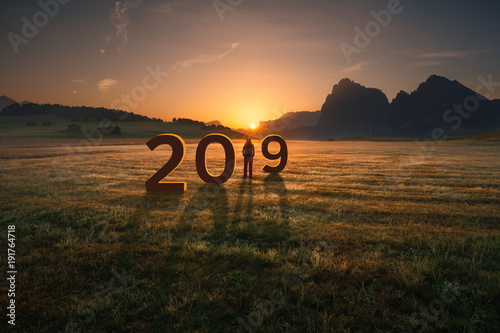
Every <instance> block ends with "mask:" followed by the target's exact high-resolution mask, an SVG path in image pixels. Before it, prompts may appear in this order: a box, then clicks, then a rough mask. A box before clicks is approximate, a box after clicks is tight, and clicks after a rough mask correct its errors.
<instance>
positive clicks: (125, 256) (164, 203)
mask: <svg viewBox="0 0 500 333" xmlns="http://www.w3.org/2000/svg"><path fill="white" fill-rule="evenodd" d="M183 195H184V194H183V193H146V194H144V195H143V196H142V197H141V198H140V199H139V200H138V203H137V206H136V208H135V211H134V213H133V214H132V215H131V216H130V217H129V219H128V221H127V223H126V224H125V228H124V229H125V230H124V233H123V235H122V236H121V237H120V241H121V247H120V250H119V251H118V261H119V262H120V264H121V267H125V268H127V269H128V268H130V267H133V266H134V262H135V261H136V260H137V253H136V248H137V247H138V246H140V245H141V244H142V242H143V237H144V235H142V234H141V232H140V229H141V226H142V225H143V224H144V223H145V222H146V221H148V220H150V219H151V217H152V214H151V212H152V211H154V210H166V211H176V210H177V209H178V207H179V202H180V200H181V198H182V196H183Z"/></svg>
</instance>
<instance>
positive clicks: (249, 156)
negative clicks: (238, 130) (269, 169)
mask: <svg viewBox="0 0 500 333" xmlns="http://www.w3.org/2000/svg"><path fill="white" fill-rule="evenodd" d="M242 153H243V157H244V167H243V178H247V167H248V173H249V176H250V178H252V168H253V157H254V156H255V147H254V146H253V143H252V139H251V138H247V141H246V142H245V145H244V146H243V151H242Z"/></svg>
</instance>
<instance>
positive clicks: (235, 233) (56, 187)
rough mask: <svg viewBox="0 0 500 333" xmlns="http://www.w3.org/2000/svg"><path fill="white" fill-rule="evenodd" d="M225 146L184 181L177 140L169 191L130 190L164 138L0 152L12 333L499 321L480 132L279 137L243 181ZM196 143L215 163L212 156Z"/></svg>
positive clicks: (492, 203) (497, 200)
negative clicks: (218, 177) (283, 152)
mask: <svg viewBox="0 0 500 333" xmlns="http://www.w3.org/2000/svg"><path fill="white" fill-rule="evenodd" d="M145 141H146V140H144V143H145ZM233 141H234V143H235V148H236V154H237V162H236V171H235V173H234V174H233V176H232V178H231V179H230V180H229V181H227V182H226V183H224V184H223V185H208V184H204V183H203V182H202V181H201V180H200V179H199V177H198V175H197V173H196V168H195V162H194V157H195V150H196V146H197V143H196V142H197V141H196V140H195V141H192V142H191V141H187V145H186V147H187V150H186V157H185V158H184V161H183V162H182V164H181V165H180V167H179V168H178V169H177V170H176V171H175V172H174V173H173V174H172V175H171V176H169V177H168V178H167V179H168V180H171V181H185V182H187V191H186V192H184V193H146V191H145V185H144V182H145V181H146V180H147V179H148V178H149V177H150V176H151V175H153V174H154V173H155V172H156V171H157V170H158V169H159V168H160V167H161V166H162V165H163V164H164V163H165V162H166V160H167V159H168V156H169V148H168V147H164V146H162V147H159V148H157V149H156V150H155V151H150V150H149V149H148V148H147V146H146V145H145V144H137V145H106V144H103V145H100V146H88V147H80V148H78V147H63V146H60V147H25V148H13V147H11V144H4V145H3V147H0V178H1V184H2V186H1V187H0V233H1V235H2V237H1V238H0V241H1V242H0V244H1V251H2V253H4V255H3V256H2V260H1V261H0V262H1V268H0V269H1V270H2V272H6V271H7V270H8V269H7V267H6V261H5V257H6V255H5V253H6V252H7V250H6V249H7V238H6V237H7V236H6V233H7V226H8V225H15V226H16V256H17V257H16V262H17V270H18V274H17V279H18V288H19V290H18V293H17V300H16V301H17V320H16V327H15V328H13V330H15V331H16V332H452V331H454V332H455V331H456V332H498V331H500V328H499V327H500V314H499V312H498V309H499V308H500V271H499V269H498V267H500V228H499V222H500V158H499V152H500V149H499V145H498V142H482V141H474V140H471V141H466V140H465V141H462V140H459V141H447V142H440V143H438V144H437V145H436V146H435V147H434V148H435V149H434V148H433V149H432V150H427V151H424V152H423V151H422V150H421V149H419V148H418V147H417V145H416V144H415V142H413V141H401V142H400V141H394V142H391V141H388V142H370V141H331V142H301V141H289V142H287V143H288V150H289V160H288V164H287V166H286V168H285V170H284V171H283V172H281V173H280V174H278V175H268V174H265V173H264V172H262V171H261V169H262V167H263V166H264V164H265V163H267V161H266V160H265V158H264V157H263V156H262V154H261V152H260V144H259V141H256V148H257V153H256V160H255V162H254V169H255V170H254V179H253V180H248V179H247V180H243V179H242V168H243V166H242V158H240V157H239V156H240V151H241V147H242V144H243V142H242V141H238V140H233ZM273 147H274V146H273ZM273 149H275V148H273ZM208 151H209V152H208V157H207V161H208V165H209V169H210V170H211V172H213V173H218V172H219V171H220V170H221V169H222V168H221V166H222V159H223V157H222V148H220V147H218V146H217V145H211V146H210V147H209V150H208ZM269 163H270V164H275V163H276V162H269ZM6 295H7V287H6V285H5V284H2V289H1V290H0V300H1V304H2V308H3V309H5V307H4V306H3V305H4V304H6V300H7V296H6ZM3 312H5V310H3ZM6 321H7V319H6V317H5V314H3V315H2V323H1V324H0V325H1V326H3V327H7V324H6Z"/></svg>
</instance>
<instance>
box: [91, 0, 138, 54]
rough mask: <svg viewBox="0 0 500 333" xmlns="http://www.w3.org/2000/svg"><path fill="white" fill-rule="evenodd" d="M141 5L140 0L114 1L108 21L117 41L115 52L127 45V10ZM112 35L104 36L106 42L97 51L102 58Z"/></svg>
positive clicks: (128, 20)
mask: <svg viewBox="0 0 500 333" xmlns="http://www.w3.org/2000/svg"><path fill="white" fill-rule="evenodd" d="M140 5H141V0H125V1H116V2H115V8H114V9H113V11H112V12H111V15H110V20H111V24H112V25H113V27H114V28H115V37H116V39H117V40H118V45H117V50H118V51H121V50H122V48H123V47H124V46H125V45H127V42H128V30H127V26H128V25H129V24H130V19H129V13H128V12H129V10H130V9H133V8H137V7H139V6H140ZM111 39H112V35H111V34H108V36H106V41H105V42H104V45H103V46H102V47H101V48H100V49H99V56H101V57H102V56H103V55H104V53H106V46H107V45H108V43H109V42H110V41H111Z"/></svg>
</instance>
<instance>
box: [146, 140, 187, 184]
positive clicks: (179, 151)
mask: <svg viewBox="0 0 500 333" xmlns="http://www.w3.org/2000/svg"><path fill="white" fill-rule="evenodd" d="M146 144H147V145H148V147H149V149H151V150H154V149H155V148H156V147H158V146H160V145H169V146H170V147H172V156H171V157H170V159H169V160H168V162H167V164H165V165H164V166H163V167H162V168H161V169H160V170H158V171H157V172H156V173H155V174H154V175H153V176H152V177H151V178H149V179H148V180H147V181H146V191H148V192H184V191H185V190H186V183H182V182H179V183H175V182H163V183H160V181H161V180H162V179H163V178H165V177H167V176H168V175H170V174H171V173H172V172H173V171H174V170H175V169H176V168H177V167H178V166H179V165H180V164H181V162H182V160H183V159H184V155H185V154H186V144H185V143H184V140H182V138H181V137H180V136H178V135H175V134H161V135H158V136H157V137H154V138H152V139H151V140H149V141H148V142H147V143H146Z"/></svg>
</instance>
